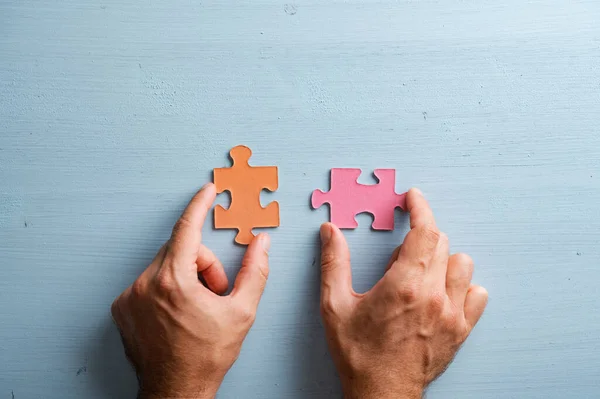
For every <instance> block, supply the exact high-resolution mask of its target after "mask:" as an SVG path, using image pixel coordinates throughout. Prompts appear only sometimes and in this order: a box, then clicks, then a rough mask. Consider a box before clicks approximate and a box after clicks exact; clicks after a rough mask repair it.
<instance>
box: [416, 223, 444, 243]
mask: <svg viewBox="0 0 600 399" xmlns="http://www.w3.org/2000/svg"><path fill="white" fill-rule="evenodd" d="M420 233H421V236H422V237H423V238H424V239H425V240H427V241H429V242H433V243H438V242H439V241H440V237H441V234H442V233H440V231H439V230H438V229H437V227H435V226H434V225H432V224H428V225H426V226H423V227H422V229H421V232H420Z"/></svg>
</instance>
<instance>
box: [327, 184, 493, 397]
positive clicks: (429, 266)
mask: <svg viewBox="0 0 600 399" xmlns="http://www.w3.org/2000/svg"><path fill="white" fill-rule="evenodd" d="M406 201H407V208H408V209H407V210H408V212H410V228H411V230H410V231H409V233H408V234H407V235H406V238H405V239H404V242H403V243H402V245H400V246H399V247H398V248H396V250H395V251H394V253H393V254H392V257H391V259H390V261H389V263H388V265H387V267H386V272H385V274H384V276H383V277H382V278H381V280H379V281H378V282H377V284H375V286H374V287H373V288H372V289H371V290H369V291H368V292H366V293H364V294H358V293H356V292H354V290H353V289H352V275H351V269H350V252H349V250H348V245H347V244H346V240H345V239H344V236H343V235H342V233H341V232H340V230H339V229H338V228H336V227H335V226H334V225H332V224H330V223H326V224H325V225H323V226H322V227H321V241H322V250H321V271H322V274H321V314H322V317H323V321H324V324H325V331H326V334H327V340H328V344H329V350H330V352H331V354H332V356H333V359H334V362H335V364H336V367H337V369H338V372H339V375H340V378H341V380H342V386H343V390H344V396H345V398H347V399H354V398H357V399H358V398H361V399H370V398H373V399H375V398H377V399H384V398H407V399H408V398H411V399H412V398H421V397H422V395H423V392H424V390H425V388H426V387H427V385H429V384H430V383H431V382H432V381H433V380H434V379H435V378H437V377H438V376H439V375H440V374H442V373H443V372H444V370H446V367H448V365H449V364H450V362H451V361H452V359H453V358H454V356H455V355H456V352H457V351H458V349H459V348H460V345H461V344H462V343H463V342H464V341H465V339H466V338H467V336H468V335H469V333H470V332H471V330H472V329H473V327H474V326H475V324H476V323H477V321H478V320H479V318H480V317H481V315H482V313H483V310H484V309H485V306H486V304H487V297H488V295H487V291H486V290H485V289H484V288H483V287H480V286H477V285H473V284H471V276H472V274H473V260H472V259H471V258H470V257H469V256H468V255H465V254H460V253H459V254H454V255H452V256H450V255H449V252H448V248H449V247H448V237H447V236H446V235H445V234H444V233H441V232H440V231H439V230H438V228H437V226H436V224H435V219H434V217H433V213H432V211H431V208H430V207H429V205H428V204H427V201H426V200H425V198H423V195H422V194H421V192H420V191H418V190H416V189H412V190H410V191H409V192H408V195H407V200H406Z"/></svg>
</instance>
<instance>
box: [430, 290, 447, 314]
mask: <svg viewBox="0 0 600 399" xmlns="http://www.w3.org/2000/svg"><path fill="white" fill-rule="evenodd" d="M445 302H446V298H445V294H444V293H442V292H437V291H436V292H434V293H432V294H431V295H430V297H429V303H428V307H429V310H430V311H431V312H432V313H434V314H440V313H442V311H443V310H444V304H445Z"/></svg>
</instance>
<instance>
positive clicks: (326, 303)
mask: <svg viewBox="0 0 600 399" xmlns="http://www.w3.org/2000/svg"><path fill="white" fill-rule="evenodd" d="M320 310H321V314H322V315H323V316H324V317H328V316H331V315H335V314H337V313H338V310H339V306H338V304H337V302H336V301H335V300H334V299H333V297H332V296H331V295H327V296H323V297H322V298H321V303H320Z"/></svg>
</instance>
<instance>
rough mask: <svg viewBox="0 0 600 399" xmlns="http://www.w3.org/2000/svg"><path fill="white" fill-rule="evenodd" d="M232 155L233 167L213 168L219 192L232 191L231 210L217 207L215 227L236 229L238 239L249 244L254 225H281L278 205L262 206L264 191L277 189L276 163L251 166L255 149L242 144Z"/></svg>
mask: <svg viewBox="0 0 600 399" xmlns="http://www.w3.org/2000/svg"><path fill="white" fill-rule="evenodd" d="M229 155H230V156H231V159H232V160H233V165H232V166H231V167H230V168H215V169H214V182H215V186H216V188H217V193H222V192H223V191H226V190H227V191H229V193H230V194H231V205H230V206H229V209H225V208H223V207H222V206H220V205H217V206H215V228H216V229H237V230H238V234H237V235H236V237H235V242H237V243H238V244H244V245H247V244H250V242H251V241H252V238H253V237H254V234H253V233H252V229H253V228H254V227H277V226H279V204H278V203H277V202H275V201H274V202H271V203H270V204H269V205H267V206H266V207H264V208H263V207H262V206H261V205H260V192H261V191H262V190H264V189H267V190H269V191H275V190H277V186H278V183H277V166H250V165H249V164H248V160H249V159H250V156H251V155H252V151H251V150H250V148H248V147H246V146H243V145H238V146H237V147H234V148H233V149H231V151H230V152H229Z"/></svg>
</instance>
